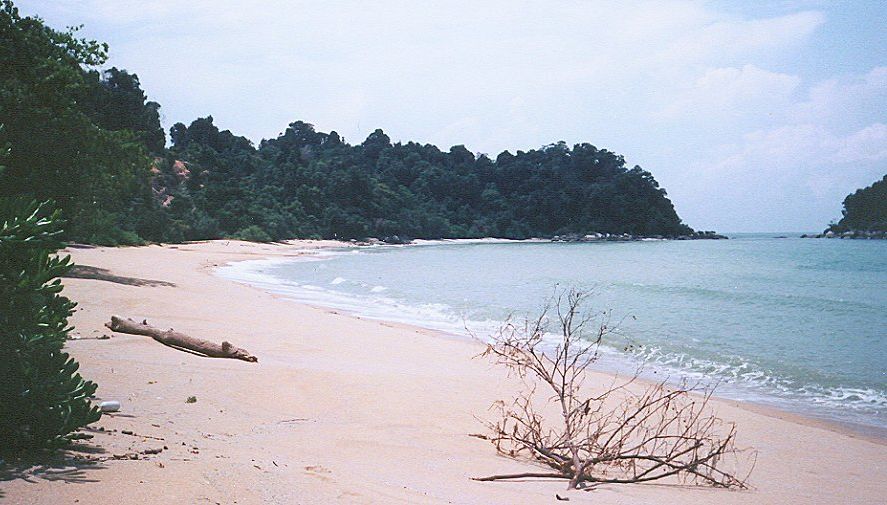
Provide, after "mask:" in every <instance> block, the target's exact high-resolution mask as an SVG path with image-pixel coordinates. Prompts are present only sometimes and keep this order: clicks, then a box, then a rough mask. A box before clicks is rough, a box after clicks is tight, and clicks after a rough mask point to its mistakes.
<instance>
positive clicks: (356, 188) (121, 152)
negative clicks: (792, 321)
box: [0, 0, 692, 244]
mask: <svg viewBox="0 0 887 505" xmlns="http://www.w3.org/2000/svg"><path fill="white" fill-rule="evenodd" d="M2 6H3V7H2V9H0V124H2V125H3V129H2V131H0V143H3V144H6V145H8V146H9V148H10V152H11V154H10V156H9V158H8V159H7V161H6V165H7V167H8V168H7V170H6V172H5V173H3V174H2V175H0V188H2V192H3V193H7V194H28V195H33V196H35V197H38V198H46V197H52V198H54V199H55V201H56V202H57V205H58V206H59V207H60V208H61V209H62V211H63V213H64V216H65V217H66V218H67V219H68V221H69V223H70V225H69V228H68V230H67V233H68V238H69V239H72V240H78V241H85V242H93V243H101V244H121V243H138V242H140V241H143V240H148V241H181V240H194V239H207V238H221V237H240V238H246V239H252V240H277V239H286V238H294V237H317V238H320V237H323V238H343V239H350V238H358V239H361V238H366V237H380V238H382V237H395V236H396V237H398V238H399V239H409V238H442V237H485V236H493V237H509V238H528V237H551V236H553V235H556V234H579V235H582V234H587V233H592V232H600V233H619V234H622V233H629V234H632V235H643V236H653V235H659V236H666V237H673V236H678V235H687V234H691V233H692V230H691V229H690V228H689V227H688V226H686V225H684V224H683V223H682V222H681V220H680V218H679V217H678V215H677V213H676V212H675V210H674V207H673V205H672V203H671V201H670V200H669V199H668V198H667V196H666V193H665V190H664V189H662V188H660V187H659V185H658V184H657V182H656V180H655V179H654V178H653V176H652V175H651V174H650V173H649V172H647V171H645V170H643V169H641V168H640V167H633V168H631V167H627V166H626V165H625V162H624V160H623V158H622V157H621V156H619V155H617V154H614V153H612V152H609V151H607V150H604V149H598V148H596V147H594V146H592V145H590V144H577V145H575V146H572V147H570V146H567V145H566V144H564V143H563V142H560V143H555V144H551V145H548V146H545V147H542V148H540V149H537V150H531V151H527V152H523V151H517V152H516V153H514V154H512V153H510V152H508V151H505V152H502V153H501V154H499V155H498V156H496V157H495V159H493V158H491V157H488V156H486V155H475V154H474V153H472V152H471V151H469V150H468V149H466V148H465V147H464V146H454V147H451V148H450V149H449V150H447V151H442V150H440V149H438V148H437V147H435V146H432V145H428V144H424V145H423V144H419V143H415V142H406V143H399V142H398V143H392V142H391V139H390V138H389V137H388V136H387V135H386V134H385V133H384V132H383V131H382V130H376V131H375V132H373V133H372V134H370V135H369V136H368V137H367V138H366V139H365V140H364V141H363V142H361V143H360V144H355V145H352V144H349V143H347V142H345V140H344V139H342V138H341V137H340V136H339V135H338V134H337V133H335V132H330V133H322V132H318V131H315V129H314V127H313V126H312V125H310V124H308V123H305V122H302V121H296V122H293V123H292V124H290V125H289V127H288V128H287V129H286V131H285V132H284V133H283V134H282V135H280V136H279V137H277V138H275V139H270V140H263V141H262V142H261V143H260V144H259V145H258V146H256V145H254V144H253V143H252V142H251V141H250V140H248V139H246V138H244V137H241V136H237V135H236V134H233V133H231V132H230V131H228V130H221V131H220V129H219V128H218V127H217V126H216V125H215V124H214V123H213V118H212V117H206V118H199V119H196V120H194V121H192V122H191V123H190V124H188V125H185V124H184V123H177V124H176V125H175V126H173V127H172V129H171V131H170V146H169V147H168V148H167V147H166V138H165V135H164V131H163V129H162V128H161V126H160V120H159V112H158V111H159V109H160V105H159V104H157V103H156V102H152V101H149V100H148V97H147V95H146V93H145V92H144V91H143V90H142V89H141V84H140V82H139V80H138V77H137V76H136V74H131V73H128V72H127V71H125V70H120V69H117V68H111V69H109V70H106V71H104V72H99V71H98V70H97V69H98V68H100V66H101V65H102V64H103V63H104V62H105V60H106V54H107V47H106V46H105V45H103V44H100V43H98V42H95V41H89V40H83V39H81V38H78V37H77V35H76V33H74V32H70V31H69V32H60V31H56V30H53V29H51V28H49V27H47V26H45V24H44V23H43V22H42V21H41V20H39V19H35V18H27V17H24V18H23V17H21V16H20V15H19V13H18V12H17V10H16V8H15V7H14V6H13V4H12V3H11V2H10V1H8V0H4V1H3V3H2Z"/></svg>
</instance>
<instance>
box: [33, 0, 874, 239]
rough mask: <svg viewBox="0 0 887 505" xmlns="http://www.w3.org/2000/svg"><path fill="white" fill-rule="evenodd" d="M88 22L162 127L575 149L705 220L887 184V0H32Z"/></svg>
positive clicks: (494, 149)
mask: <svg viewBox="0 0 887 505" xmlns="http://www.w3.org/2000/svg"><path fill="white" fill-rule="evenodd" d="M17 5H18V6H19V8H20V10H21V11H22V13H24V14H28V15H33V14H39V15H40V16H41V17H43V18H44V19H45V20H46V21H47V23H48V24H49V25H50V26H53V27H56V28H63V27H66V26H72V25H81V24H82V25H84V26H83V28H82V29H81V31H80V33H81V35H82V36H85V37H88V38H92V39H96V40H100V41H104V42H107V43H108V44H109V45H110V59H109V61H108V65H107V66H111V65H113V66H117V67H120V68H125V69H127V70H129V71H130V72H135V73H136V74H138V76H139V79H140V81H141V83H142V87H143V88H144V89H145V90H146V91H147V93H148V95H149V98H150V99H152V100H155V101H157V102H159V103H160V104H161V106H162V108H161V118H162V122H163V124H164V126H165V127H166V128H167V131H168V128H169V127H170V126H172V125H173V124H174V123H176V122H183V123H186V124H188V123H190V122H191V121H192V120H194V119H196V118H197V117H203V116H207V115H212V116H213V118H214V119H215V124H216V125H217V126H219V127H220V128H222V129H230V130H231V131H232V132H234V133H235V134H239V135H244V136H246V137H248V138H250V139H252V140H253V141H254V142H256V143H258V142H259V141H260V140H261V139H263V138H272V137H275V136H277V135H279V134H280V133H282V132H283V130H284V129H285V128H286V126H287V125H288V124H289V123H291V122H294V121H296V120H302V121H305V122H308V123H312V124H314V125H315V127H316V129H317V130H319V131H324V132H328V131H331V130H335V131H337V132H338V133H339V134H340V135H342V136H344V137H345V139H346V140H347V141H349V142H350V143H352V144H356V143H360V142H362V141H363V140H364V139H365V138H366V136H367V135H368V134H369V133H371V132H372V131H373V130H375V129H376V128H382V129H383V130H384V131H385V132H386V133H387V134H388V135H389V136H390V137H391V138H392V140H393V141H403V142H406V141H410V140H413V141H417V142H420V143H431V144H435V145H437V146H439V147H440V148H441V149H444V150H447V149H448V148H449V147H450V146H452V145H458V144H462V145H465V146H466V147H467V148H468V149H470V150H471V151H473V152H475V153H487V154H489V155H491V156H493V157H494V156H495V155H496V154H498V153H499V152H501V151H503V150H510V151H511V152H515V151H517V150H529V149H534V148H538V147H541V146H544V145H547V144H550V143H554V142H557V141H560V140H563V141H566V142H567V143H568V144H574V143H579V142H588V143H591V144H593V145H595V146H597V147H598V148H602V149H608V150H611V151H614V152H616V153H619V154H622V155H623V156H624V157H625V159H626V162H627V163H628V164H630V165H632V166H633V165H640V166H641V167H643V168H644V169H646V170H648V171H650V172H652V173H653V175H654V176H655V177H656V179H657V180H658V181H659V183H660V184H661V185H662V186H663V187H664V188H666V190H667V191H668V194H669V197H670V198H671V199H672V201H673V202H674V204H675V207H676V209H677V211H678V214H679V215H680V216H681V217H682V218H683V220H684V222H686V223H687V224H689V225H690V226H692V227H694V228H696V229H705V230H708V229H712V230H718V231H722V232H739V231H817V230H821V229H823V228H824V227H825V226H826V225H827V224H828V223H829V222H830V221H832V220H837V219H839V218H840V216H841V202H842V201H843V199H844V197H845V196H846V195H847V194H848V193H851V192H853V191H854V190H856V189H857V188H860V187H864V186H868V185H870V184H871V183H873V182H874V181H876V180H878V179H880V178H881V177H882V176H883V175H884V174H885V173H887V36H885V29H884V28H883V27H884V26H887V2H883V1H866V2H863V1H826V0H809V1H804V0H797V1H791V0H785V1H780V0H771V1H758V0H746V1H742V2H738V1H737V2H728V1H709V2H704V1H681V0H674V1H656V2H650V1H633V0H623V1H614V2H608V1H592V0H570V1H558V0H550V1H544V2H543V1H517V0H505V1H498V0H495V1H481V2H479V1H476V0H475V1H434V0H424V1H412V2H396V1H378V2H365V1H327V2H316V1H298V0H290V1H262V2H252V1H246V0H239V1H230V0H190V1H169V0H154V1H130V0H83V1H72V0H52V1H37V0H34V1H19V2H17Z"/></svg>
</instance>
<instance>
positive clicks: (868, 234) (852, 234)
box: [801, 230, 887, 240]
mask: <svg viewBox="0 0 887 505" xmlns="http://www.w3.org/2000/svg"><path fill="white" fill-rule="evenodd" d="M801 238H846V239H862V240H884V239H887V231H877V230H848V231H844V232H834V231H832V230H829V231H826V232H825V233H816V234H809V235H808V234H806V233H805V234H803V235H801Z"/></svg>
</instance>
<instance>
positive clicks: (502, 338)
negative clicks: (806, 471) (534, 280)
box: [475, 291, 750, 489]
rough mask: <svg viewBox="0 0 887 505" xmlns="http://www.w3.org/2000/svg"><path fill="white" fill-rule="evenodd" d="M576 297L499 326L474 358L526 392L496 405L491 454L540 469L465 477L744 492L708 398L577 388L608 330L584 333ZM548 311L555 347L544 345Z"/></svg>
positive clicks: (730, 433) (728, 430) (669, 391)
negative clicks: (503, 371)
mask: <svg viewBox="0 0 887 505" xmlns="http://www.w3.org/2000/svg"><path fill="white" fill-rule="evenodd" d="M584 298H585V296H584V295H583V294H582V293H579V292H576V291H570V292H567V293H564V294H562V295H560V296H558V297H557V298H556V299H555V300H554V302H553V304H552V305H553V307H549V308H546V309H545V310H544V311H543V312H542V314H541V315H540V316H539V317H538V318H537V319H533V320H527V321H525V322H524V323H523V324H515V323H508V324H506V325H505V326H504V327H503V328H502V329H501V330H500V332H499V333H498V336H497V337H496V338H495V340H494V341H493V343H492V344H490V345H489V346H488V348H487V351H486V352H485V353H484V355H486V356H489V357H491V358H492V359H493V361H494V362H495V363H497V364H501V365H504V366H505V367H506V368H508V369H509V371H510V372H513V373H514V374H516V375H517V376H519V377H520V378H521V379H523V381H524V384H525V386H526V387H525V389H524V390H523V391H522V392H521V393H520V394H519V395H518V396H517V397H516V398H514V399H513V401H511V402H499V403H498V404H497V411H498V413H499V414H500V417H499V419H498V421H494V422H491V423H488V428H489V430H490V435H489V436H488V437H486V438H487V439H488V440H490V441H492V443H493V444H494V445H495V446H496V449H497V451H498V452H499V453H500V454H502V455H505V456H508V457H511V458H516V459H521V460H525V461H529V462H532V463H535V464H537V465H539V466H542V467H545V468H547V469H548V470H547V471H542V472H539V471H534V472H523V473H515V474H503V475H492V476H489V477H482V478H477V479H475V480H483V481H491V480H507V479H520V478H546V479H548V478H551V479H563V480H566V481H568V482H569V485H568V489H574V488H583V487H586V486H589V485H591V486H593V485H595V484H601V483H636V482H648V481H656V480H663V479H664V480H666V481H667V482H668V481H670V482H692V483H698V484H703V485H710V486H715V487H738V488H744V487H746V484H745V479H744V478H741V477H738V476H737V474H736V470H737V469H738V468H739V467H740V466H741V465H739V460H738V458H737V456H738V454H739V451H738V450H737V449H736V448H735V446H734V440H735V435H736V429H735V426H734V425H733V424H731V423H724V422H723V421H721V419H719V418H718V417H717V416H715V415H714V414H713V413H712V412H711V409H710V407H709V405H708V400H709V397H710V394H711V392H710V391H708V392H703V394H701V395H697V394H694V391H693V388H688V387H683V386H674V387H672V386H669V385H667V384H666V383H664V382H663V383H659V384H653V385H650V386H648V387H643V386H641V385H640V384H633V382H634V379H629V380H627V381H624V382H622V383H619V382H618V381H617V380H616V379H614V380H613V382H612V383H609V384H586V382H585V381H586V379H588V375H587V372H588V369H589V367H590V366H591V365H593V364H594V363H595V361H597V358H598V349H599V346H600V343H601V341H602V339H603V337H604V336H605V335H606V334H607V333H608V332H610V331H611V329H610V328H608V326H607V324H606V322H604V323H602V324H600V325H596V327H594V328H591V331H590V332H586V330H587V329H589V328H588V327H589V326H590V323H592V322H593V321H594V320H593V319H592V318H591V317H590V316H588V315H585V314H583V300H584ZM552 310H553V311H554V312H555V313H556V316H557V317H556V320H555V321H554V322H553V324H552V325H551V326H555V327H556V329H555V328H552V330H553V331H554V332H555V333H556V334H557V337H556V342H551V341H550V340H548V339H547V338H546V335H548V334H549V333H548V330H549V328H550V326H549V321H548V315H549V313H550V312H551V311H552ZM749 471H750V470H749Z"/></svg>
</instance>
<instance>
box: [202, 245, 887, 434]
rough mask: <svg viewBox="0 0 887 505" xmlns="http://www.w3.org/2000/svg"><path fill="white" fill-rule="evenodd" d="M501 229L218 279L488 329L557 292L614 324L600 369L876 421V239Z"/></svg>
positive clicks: (454, 327)
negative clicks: (609, 237) (594, 236)
mask: <svg viewBox="0 0 887 505" xmlns="http://www.w3.org/2000/svg"><path fill="white" fill-rule="evenodd" d="M799 235H800V234H799V233H795V234H729V236H730V239H729V240H686V241H677V240H642V241H635V242H593V243H564V242H549V241H542V240H530V241H509V240H497V239H481V240H455V241H419V242H416V243H415V244H411V245H405V246H387V245H386V246H364V247H359V246H354V247H342V248H336V249H330V250H322V251H320V252H315V253H313V254H311V255H306V256H302V257H298V258H292V259H270V260H256V261H243V262H236V263H231V264H229V265H226V266H224V267H221V268H219V269H218V270H217V273H218V274H219V275H221V276H223V277H225V278H228V279H232V280H236V281H239V282H244V283H248V284H252V285H255V286H258V287H261V288H263V289H266V290H268V291H272V292H274V293H278V294H283V295H285V296H286V297H288V298H291V299H292V300H294V301H297V302H301V303H307V304H311V305H315V306H323V307H331V308H336V309H339V310H343V311H346V312H349V313H352V314H354V315H358V316H361V317H364V318H370V319H379V320H388V321H395V322H401V323H408V324H412V325H417V326H421V327H425V328H430V329H434V330H439V331H443V332H447V333H450V334H452V335H456V336H460V337H464V338H476V339H481V340H484V339H488V338H489V337H490V336H491V335H493V334H495V332H496V331H497V329H498V328H500V327H501V325H502V323H503V321H505V320H507V319H509V318H511V319H512V320H514V319H517V320H521V319H523V318H526V317H534V316H536V315H537V314H538V313H539V311H540V310H542V309H543V307H544V306H545V305H546V303H547V302H549V301H550V300H551V299H552V296H554V295H556V294H557V293H562V292H563V291H564V290H569V289H577V290H581V291H583V292H586V293H588V294H589V296H588V298H587V306H586V310H587V311H588V314H590V315H592V316H593V317H595V318H597V319H598V320H606V321H607V322H608V323H607V324H608V326H609V327H611V328H613V329H614V331H613V332H612V333H609V334H608V335H607V336H606V338H605V340H604V342H603V346H602V348H601V350H602V358H601V360H600V361H599V363H598V364H597V365H596V366H598V367H599V368H600V369H601V370H604V371H608V372H616V373H623V374H628V373H633V371H634V370H637V369H638V368H640V369H641V370H642V372H641V374H642V376H646V377H649V378H651V379H663V380H668V381H675V382H678V381H685V380H686V381H690V382H692V383H694V384H699V385H700V386H702V387H711V386H716V388H717V389H716V393H715V394H716V396H721V397H725V398H731V399H737V400H742V401H746V402H753V403H757V404H761V405H764V406H770V407H775V408H779V409H783V410H787V411H791V412H795V413H798V414H801V415H805V416H809V417H814V418H819V419H823V420H829V421H837V422H839V423H845V424H849V425H852V426H854V427H858V428H861V429H863V430H871V431H872V432H874V433H877V434H879V435H880V436H884V434H885V433H887V241H877V240H840V239H801V238H797V237H798V236H799Z"/></svg>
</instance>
